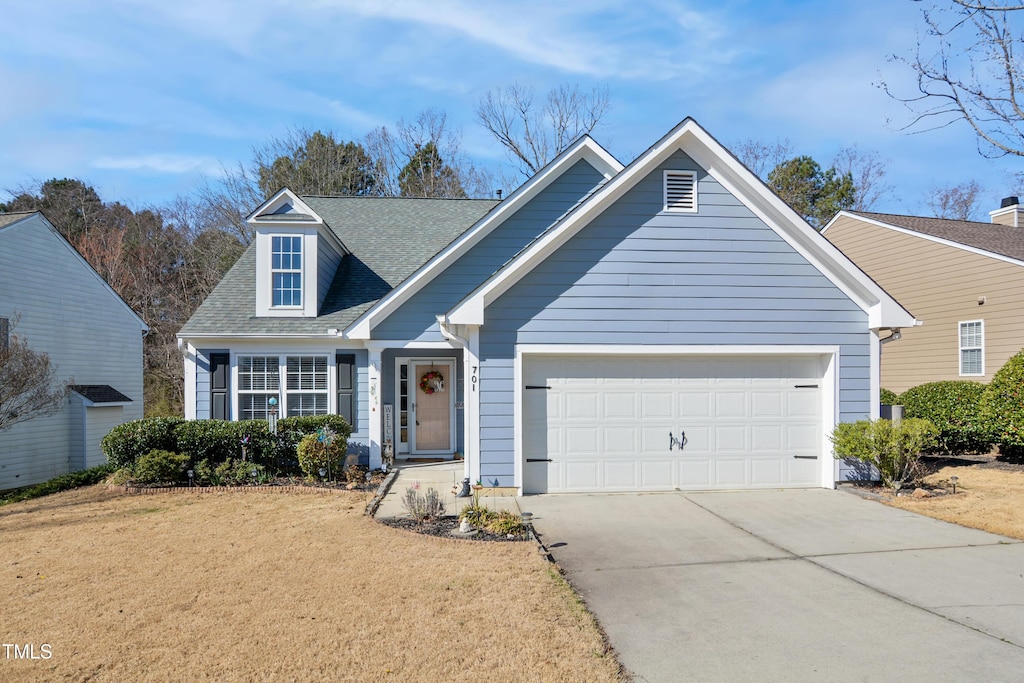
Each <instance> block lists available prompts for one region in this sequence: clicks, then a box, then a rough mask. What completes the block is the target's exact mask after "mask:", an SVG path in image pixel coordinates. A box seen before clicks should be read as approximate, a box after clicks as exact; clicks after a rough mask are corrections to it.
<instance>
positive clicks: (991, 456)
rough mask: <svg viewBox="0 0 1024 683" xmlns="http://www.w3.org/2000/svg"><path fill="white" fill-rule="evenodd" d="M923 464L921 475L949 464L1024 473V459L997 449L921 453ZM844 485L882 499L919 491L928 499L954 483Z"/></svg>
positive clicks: (861, 483)
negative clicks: (895, 489) (900, 486)
mask: <svg viewBox="0 0 1024 683" xmlns="http://www.w3.org/2000/svg"><path fill="white" fill-rule="evenodd" d="M921 463H922V464H923V465H924V472H923V474H922V475H921V476H922V478H923V477H926V476H928V475H929V474H934V473H935V472H938V471H939V470H941V469H943V468H946V467H977V468H979V469H986V470H1002V471H1004V472H1024V459H1021V458H1016V457H1011V456H1007V455H1003V454H1001V453H999V452H998V451H992V452H991V453H970V454H960V455H925V456H922V458H921ZM949 484H951V482H950V483H949ZM845 485H846V486H850V487H851V488H855V489H858V490H859V491H861V492H863V493H867V494H870V495H872V496H876V497H881V498H892V497H893V496H897V495H898V496H913V495H915V491H918V493H917V495H918V496H920V497H925V498H931V497H936V496H945V495H950V494H952V493H953V490H952V487H951V485H943V486H935V485H927V484H922V485H920V486H917V487H914V486H911V487H908V488H905V489H902V490H901V491H899V492H898V493H895V492H893V490H892V489H891V488H886V487H883V486H882V484H881V483H880V482H877V481H871V482H846V483H845ZM922 491H923V493H922Z"/></svg>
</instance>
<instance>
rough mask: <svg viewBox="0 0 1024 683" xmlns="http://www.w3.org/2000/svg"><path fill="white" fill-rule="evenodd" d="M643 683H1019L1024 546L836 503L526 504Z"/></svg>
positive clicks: (792, 495)
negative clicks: (955, 682)
mask: <svg viewBox="0 0 1024 683" xmlns="http://www.w3.org/2000/svg"><path fill="white" fill-rule="evenodd" d="M520 505H521V507H522V509H523V510H524V511H529V512H532V513H533V514H534V517H535V521H534V526H535V528H536V530H537V533H538V535H539V536H540V537H541V540H542V541H543V542H544V543H545V545H547V547H548V548H549V549H550V551H551V554H552V555H553V556H554V558H555V560H556V561H557V562H558V564H559V565H560V566H561V567H562V569H563V570H564V571H565V575H566V578H567V579H568V580H569V581H570V582H571V583H572V584H573V585H574V586H575V587H576V589H577V590H578V591H579V592H580V594H581V595H582V596H583V598H584V600H586V602H587V604H588V606H589V607H590V609H591V610H592V611H593V613H594V614H595V615H596V616H597V618H598V620H599V621H600V622H601V625H602V626H603V627H604V629H605V631H606V633H607V634H608V637H609V639H610V641H611V644H612V646H613V647H614V648H615V650H616V651H617V653H618V655H619V659H620V661H621V662H622V663H623V665H624V666H625V667H626V668H627V669H628V670H629V671H630V672H631V673H632V674H633V675H634V676H635V679H636V680H637V681H648V682H651V683H653V682H655V681H685V680H693V681H767V680H772V681H822V680H827V681H889V680H893V681H895V680H898V681H904V682H905V681H910V680H930V681H947V680H984V681H1020V680H1022V679H1024V544H1022V543H1021V542H1020V541H1016V540H1013V539H1008V538H1005V537H1002V536H996V535H993V534H988V533H985V532H981V531H975V530H973V529H966V528H962V527H958V526H956V525H953V524H947V523H944V522H939V521H936V520H933V519H929V518H927V517H921V516H919V515H915V514H913V513H909V512H904V511H901V510H896V509H893V508H889V507H885V506H883V505H881V504H879V503H876V502H874V501H869V500H864V499H862V498H859V497H857V496H855V495H853V494H850V493H846V492H842V491H827V490H806V491H805V490H800V491H750V492H728V493H717V492H716V493H685V494H684V493H663V494H604V495H560V496H559V495H547V496H530V497H527V498H523V499H521V502H520Z"/></svg>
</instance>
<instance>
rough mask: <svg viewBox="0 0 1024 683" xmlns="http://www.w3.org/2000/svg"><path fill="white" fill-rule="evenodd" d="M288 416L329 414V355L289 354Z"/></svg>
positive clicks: (287, 361)
mask: <svg viewBox="0 0 1024 683" xmlns="http://www.w3.org/2000/svg"><path fill="white" fill-rule="evenodd" d="M285 372H286V373H287V381H286V386H287V393H288V407H287V412H288V417H295V416H298V415H326V414H327V357H326V356H288V358H287V360H286V364H285Z"/></svg>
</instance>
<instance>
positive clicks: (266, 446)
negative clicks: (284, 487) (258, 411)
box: [174, 420, 277, 463]
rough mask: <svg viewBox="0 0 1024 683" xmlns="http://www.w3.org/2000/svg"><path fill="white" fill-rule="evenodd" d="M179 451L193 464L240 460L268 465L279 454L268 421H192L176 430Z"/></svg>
mask: <svg viewBox="0 0 1024 683" xmlns="http://www.w3.org/2000/svg"><path fill="white" fill-rule="evenodd" d="M174 436H175V437H176V444H177V450H178V451H179V452H181V453H185V454H187V455H188V456H189V458H190V459H191V460H192V462H193V463H198V462H199V461H201V460H210V461H211V462H225V461H227V460H231V459H234V458H241V457H242V454H243V451H244V453H245V457H246V459H247V460H251V461H256V462H269V461H271V460H273V458H274V457H275V456H276V452H277V441H276V439H275V438H274V436H273V435H272V434H271V433H270V428H269V427H268V426H267V422H266V420H243V421H241V422H231V421H229V420H189V421H187V422H183V423H181V424H180V425H178V426H177V427H176V428H175V429H174Z"/></svg>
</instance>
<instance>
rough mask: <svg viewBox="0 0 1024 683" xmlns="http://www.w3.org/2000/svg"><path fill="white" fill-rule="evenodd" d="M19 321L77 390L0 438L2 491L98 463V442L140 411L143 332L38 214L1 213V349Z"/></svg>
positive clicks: (24, 333) (107, 287) (17, 332)
mask: <svg viewBox="0 0 1024 683" xmlns="http://www.w3.org/2000/svg"><path fill="white" fill-rule="evenodd" d="M15 318H18V322H17V327H16V328H15V329H14V330H13V334H15V335H18V336H19V337H22V338H24V339H26V340H28V343H29V345H30V346H31V348H32V349H33V350H35V351H38V352H43V353H46V354H47V355H49V357H50V360H51V361H52V362H53V363H54V364H55V365H56V367H57V375H58V377H59V378H60V379H62V380H64V379H73V382H72V389H73V390H72V391H71V392H70V393H69V395H68V398H66V399H65V405H64V406H63V407H62V408H61V409H60V410H59V411H58V412H57V413H55V414H53V415H49V416H45V417H38V418H34V419H31V420H27V421H25V422H21V423H19V424H16V425H14V426H13V427H12V428H11V429H8V430H5V431H3V432H0V490H4V489H11V488H18V487H21V486H30V485H32V484H38V483H40V482H43V481H46V480H47V479H51V478H53V477H55V476H58V475H61V474H66V473H68V472H70V471H74V470H80V469H85V468H87V467H94V466H96V465H100V464H102V463H103V462H105V461H106V458H105V456H104V455H103V453H102V451H101V450H100V446H99V443H100V440H101V439H102V438H103V437H104V436H105V435H106V434H107V432H109V431H110V430H111V428H113V427H115V426H117V425H119V424H121V423H122V422H126V421H128V420H135V419H138V418H141V417H142V408H143V406H142V340H143V337H144V336H145V335H146V334H147V333H148V332H149V327H148V326H147V325H146V323H145V322H143V320H142V318H140V317H139V316H138V314H136V313H135V312H134V311H133V310H132V309H131V308H130V307H129V306H128V304H126V303H125V302H124V300H123V299H121V297H119V296H118V295H117V293H116V292H114V290H113V289H112V288H111V287H110V285H108V284H107V283H106V282H105V281H104V280H103V278H102V277H100V275H99V273H97V272H96V271H95V270H93V268H92V267H91V266H90V265H89V264H88V262H87V261H86V260H85V259H84V258H83V257H82V255H81V254H79V253H78V251H76V250H75V248H74V247H72V246H71V244H69V243H68V241H67V240H65V239H64V237H63V236H61V234H60V233H59V232H58V231H57V229H56V228H54V227H53V225H52V224H51V223H50V222H49V221H48V220H46V218H45V217H43V215H42V214H41V213H39V212H32V213H8V214H0V335H4V338H3V339H0V343H6V342H7V340H8V339H7V335H9V334H11V332H10V330H9V328H10V326H11V324H12V323H13V321H14V320H15Z"/></svg>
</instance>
